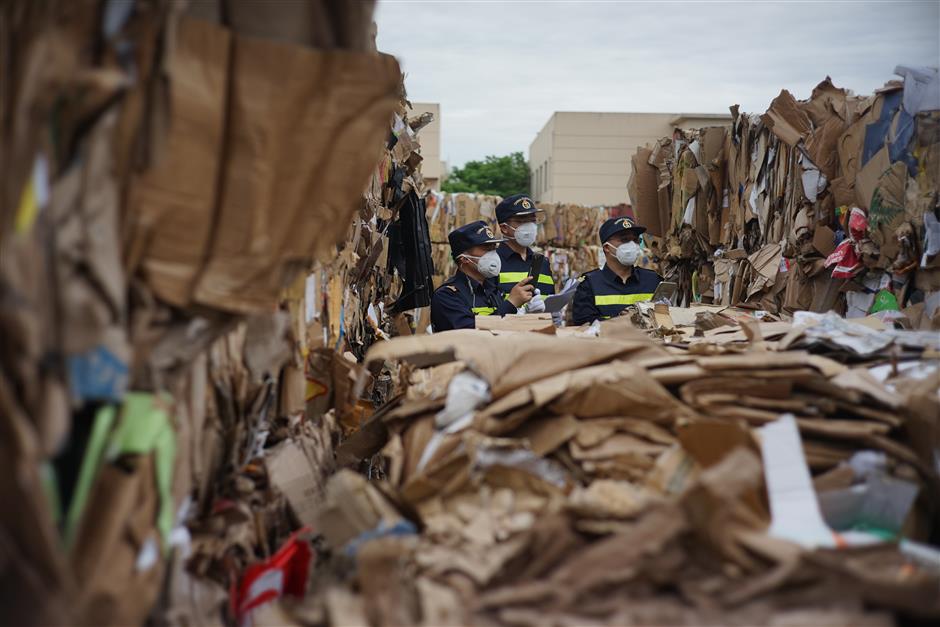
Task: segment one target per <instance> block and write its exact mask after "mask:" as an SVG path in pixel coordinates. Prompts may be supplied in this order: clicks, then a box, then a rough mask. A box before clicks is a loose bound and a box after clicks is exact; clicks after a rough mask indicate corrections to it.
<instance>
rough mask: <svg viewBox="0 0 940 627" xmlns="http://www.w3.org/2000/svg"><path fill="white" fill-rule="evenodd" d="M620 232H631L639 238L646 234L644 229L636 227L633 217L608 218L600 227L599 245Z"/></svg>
mask: <svg viewBox="0 0 940 627" xmlns="http://www.w3.org/2000/svg"><path fill="white" fill-rule="evenodd" d="M621 231H633V232H634V233H636V234H637V236H640V235H642V234H643V233H645V232H646V227H645V226H639V225H637V223H636V221H634V219H633V216H621V217H619V218H610V219H608V220H605V221H604V224H602V225H601V231H600V235H601V244H603V243H604V242H606V241H607V240H609V239H610V238H611V236H613V235H614V234H615V233H620V232H621Z"/></svg>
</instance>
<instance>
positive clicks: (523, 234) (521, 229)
mask: <svg viewBox="0 0 940 627" xmlns="http://www.w3.org/2000/svg"><path fill="white" fill-rule="evenodd" d="M538 231H539V227H538V226H537V225H536V224H535V222H525V223H523V224H520V225H519V226H518V227H516V230H515V234H514V239H515V240H516V242H518V243H519V245H520V246H525V247H527V248H528V247H529V246H531V245H532V244H534V243H535V236H536V234H537V233H538Z"/></svg>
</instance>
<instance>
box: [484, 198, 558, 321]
mask: <svg viewBox="0 0 940 627" xmlns="http://www.w3.org/2000/svg"><path fill="white" fill-rule="evenodd" d="M539 213H541V211H540V210H539V209H538V208H537V207H536V206H535V203H534V202H533V201H532V199H531V198H529V197H528V196H526V195H525V194H515V195H513V196H509V197H507V198H504V199H503V201H502V202H501V203H499V204H498V205H496V221H497V222H498V223H499V230H500V231H502V233H503V236H504V237H505V238H506V241H504V242H503V243H502V244H500V245H499V247H498V248H497V249H496V252H497V253H498V254H499V258H500V260H501V261H502V268H501V269H500V271H499V281H498V282H499V290H500V291H501V292H502V293H504V294H508V293H509V292H510V291H511V290H512V288H513V287H514V286H515V285H516V284H517V283H518V282H519V281H521V280H523V279H525V278H526V277H527V276H529V270H530V266H531V263H532V255H533V254H534V253H533V252H532V249H531V248H530V246H532V244H534V243H535V237H536V233H537V232H538V225H537V217H538V215H539ZM532 282H533V284H534V285H535V288H536V289H537V290H538V293H537V295H536V297H535V298H533V299H532V301H531V302H530V303H529V305H528V307H527V309H528V311H530V312H533V313H538V312H539V311H544V310H545V305H544V303H542V302H541V296H548V295H550V294H554V293H555V280H554V279H553V278H552V273H551V268H550V267H549V263H548V259H543V260H542V265H541V268H540V270H539V273H538V277H532Z"/></svg>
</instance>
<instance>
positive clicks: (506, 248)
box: [496, 242, 532, 261]
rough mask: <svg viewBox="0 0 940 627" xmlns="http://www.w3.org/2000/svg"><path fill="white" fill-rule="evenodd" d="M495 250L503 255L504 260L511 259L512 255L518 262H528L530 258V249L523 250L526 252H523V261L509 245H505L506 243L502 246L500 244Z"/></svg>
mask: <svg viewBox="0 0 940 627" xmlns="http://www.w3.org/2000/svg"><path fill="white" fill-rule="evenodd" d="M496 250H498V251H500V252H502V253H503V256H504V257H505V258H509V257H512V256H513V255H515V256H516V257H517V258H518V259H519V261H528V260H529V259H531V258H532V249H531V248H528V247H526V249H525V251H526V252H525V259H523V258H522V255H520V254H519V253H517V252H516V251H514V250H513V249H512V247H511V246H510V245H509V244H507V243H506V242H503V243H502V244H500V245H499V247H498V248H497V249H496Z"/></svg>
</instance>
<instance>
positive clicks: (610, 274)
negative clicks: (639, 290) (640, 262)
mask: <svg viewBox="0 0 940 627" xmlns="http://www.w3.org/2000/svg"><path fill="white" fill-rule="evenodd" d="M601 272H603V273H604V276H605V277H606V278H607V279H608V280H610V281H614V282H615V283H620V284H621V285H626V284H627V283H636V282H637V281H639V279H638V278H637V267H636V266H633V271H632V272H630V276H628V277H627V280H626V281H624V280H623V279H621V278H620V277H619V276H617V273H616V272H614V271H613V270H611V269H610V265H609V264H606V263H605V264H604V269H603V270H601Z"/></svg>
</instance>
